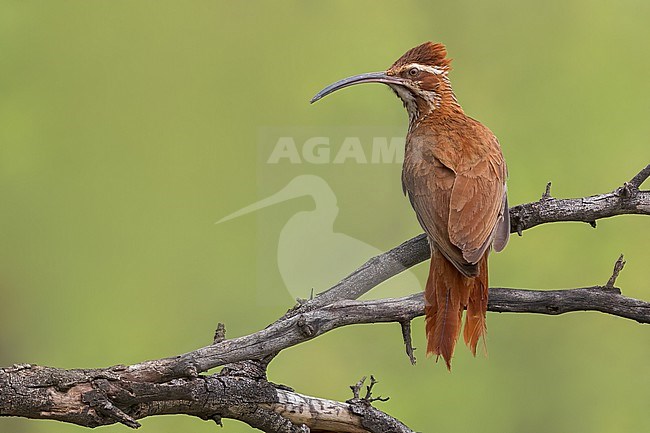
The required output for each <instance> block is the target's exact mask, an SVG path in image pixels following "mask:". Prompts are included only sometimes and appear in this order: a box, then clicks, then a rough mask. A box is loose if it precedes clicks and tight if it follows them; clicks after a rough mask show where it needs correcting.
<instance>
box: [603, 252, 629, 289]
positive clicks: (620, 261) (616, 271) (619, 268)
mask: <svg viewBox="0 0 650 433" xmlns="http://www.w3.org/2000/svg"><path fill="white" fill-rule="evenodd" d="M623 267H625V260H624V259H623V254H621V255H620V256H619V257H618V260H616V263H614V271H613V272H612V276H611V277H609V280H607V284H605V287H606V288H608V289H614V288H615V286H614V284H616V279H617V278H618V274H619V273H620V272H621V271H622V270H623Z"/></svg>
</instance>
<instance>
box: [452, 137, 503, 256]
mask: <svg viewBox="0 0 650 433" xmlns="http://www.w3.org/2000/svg"><path fill="white" fill-rule="evenodd" d="M484 145H485V146H488V149H489V150H488V151H487V152H485V153H483V155H482V158H480V159H478V160H477V161H476V162H475V163H473V164H471V165H468V166H467V167H461V170H459V171H458V172H457V173H456V179H455V182H454V187H453V189H452V192H451V200H450V204H449V228H448V231H449V240H450V241H451V243H452V244H454V245H455V246H457V247H458V248H460V250H461V251H462V252H463V258H464V259H465V260H467V261H468V262H469V263H477V262H478V261H479V260H480V258H481V257H482V256H483V254H484V253H485V251H486V250H487V249H488V248H489V247H490V245H491V244H492V242H493V241H494V240H496V241H497V242H496V243H495V247H496V249H497V250H499V251H500V250H501V249H503V248H504V247H505V244H506V243H507V241H508V235H509V233H510V219H509V216H508V215H509V214H508V201H507V198H506V184H505V182H506V176H507V171H506V165H505V162H504V160H503V156H502V154H501V149H500V148H499V144H498V142H497V141H496V138H494V136H491V137H490V139H489V140H488V142H487V143H484Z"/></svg>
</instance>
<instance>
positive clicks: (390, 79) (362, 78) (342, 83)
mask: <svg viewBox="0 0 650 433" xmlns="http://www.w3.org/2000/svg"><path fill="white" fill-rule="evenodd" d="M362 83H384V84H402V79H401V78H399V77H395V76H391V75H387V74H386V73H385V72H370V73H367V74H359V75H354V76H352V77H348V78H344V79H342V80H339V81H337V82H336V83H333V84H330V85H329V86H327V87H325V88H324V89H323V90H321V91H320V92H318V93H317V94H316V96H314V97H313V98H311V101H310V104H313V103H314V102H316V101H318V100H319V99H321V98H324V97H325V96H327V95H329V94H330V93H333V92H336V91H337V90H339V89H343V88H345V87H349V86H353V85H355V84H362Z"/></svg>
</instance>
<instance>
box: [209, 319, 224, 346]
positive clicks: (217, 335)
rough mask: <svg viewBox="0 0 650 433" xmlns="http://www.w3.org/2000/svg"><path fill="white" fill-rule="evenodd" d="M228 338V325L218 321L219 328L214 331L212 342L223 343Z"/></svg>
mask: <svg viewBox="0 0 650 433" xmlns="http://www.w3.org/2000/svg"><path fill="white" fill-rule="evenodd" d="M225 339H226V325H224V324H223V323H221V322H219V323H217V329H216V330H215V331H214V339H213V340H212V344H217V343H221V342H222V341H224V340H225Z"/></svg>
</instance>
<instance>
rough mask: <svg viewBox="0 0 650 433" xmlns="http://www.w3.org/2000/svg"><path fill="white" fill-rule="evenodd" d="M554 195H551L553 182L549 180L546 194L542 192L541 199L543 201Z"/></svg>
mask: <svg viewBox="0 0 650 433" xmlns="http://www.w3.org/2000/svg"><path fill="white" fill-rule="evenodd" d="M552 198H553V197H552V196H551V182H548V183H547V184H546V190H545V191H544V194H542V198H541V199H540V200H541V201H546V200H550V199H552Z"/></svg>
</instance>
